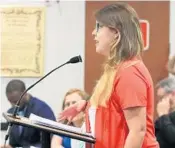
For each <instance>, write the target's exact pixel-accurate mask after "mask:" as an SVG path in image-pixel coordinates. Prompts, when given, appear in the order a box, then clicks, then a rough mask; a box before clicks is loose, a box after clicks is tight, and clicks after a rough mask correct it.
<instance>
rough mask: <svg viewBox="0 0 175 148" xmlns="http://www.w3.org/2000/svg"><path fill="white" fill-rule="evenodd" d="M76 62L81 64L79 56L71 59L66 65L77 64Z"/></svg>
mask: <svg viewBox="0 0 175 148" xmlns="http://www.w3.org/2000/svg"><path fill="white" fill-rule="evenodd" d="M78 62H82V58H81V56H80V55H79V56H75V57H73V58H71V59H70V60H69V61H68V62H67V63H72V64H73V63H78Z"/></svg>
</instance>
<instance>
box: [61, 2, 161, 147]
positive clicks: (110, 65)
mask: <svg viewBox="0 0 175 148" xmlns="http://www.w3.org/2000/svg"><path fill="white" fill-rule="evenodd" d="M95 17H96V27H95V29H94V30H93V32H92V35H93V36H94V40H95V41H96V52H97V53H99V54H102V55H104V56H105V57H106V62H105V64H104V71H103V74H102V75H101V77H100V78H99V81H98V83H97V84H96V86H95V88H94V91H93V94H92V96H91V98H90V101H89V102H88V103H87V102H86V101H79V102H78V103H76V104H75V105H73V106H71V107H69V108H68V109H66V110H65V111H63V112H62V113H61V114H60V120H62V119H65V118H67V119H69V120H71V119H73V117H75V116H76V114H77V113H79V112H80V111H82V110H85V111H86V130H87V132H91V133H92V134H94V136H95V138H96V143H95V145H94V147H95V148H159V145H158V142H157V141H156V138H155V133H154V123H153V111H154V94H153V92H154V90H153V82H152V79H151V76H150V73H149V71H148V70H147V68H146V67H145V65H144V63H143V62H142V59H141V53H142V51H143V39H142V34H141V29H140V25H139V18H138V16H137V13H136V12H135V10H134V9H133V8H132V7H131V6H129V5H128V4H126V3H123V2H116V3H115V4H111V5H108V6H105V7H104V8H102V9H100V10H99V11H97V12H96V14H95ZM87 104H88V105H87ZM85 108H86V109H85Z"/></svg>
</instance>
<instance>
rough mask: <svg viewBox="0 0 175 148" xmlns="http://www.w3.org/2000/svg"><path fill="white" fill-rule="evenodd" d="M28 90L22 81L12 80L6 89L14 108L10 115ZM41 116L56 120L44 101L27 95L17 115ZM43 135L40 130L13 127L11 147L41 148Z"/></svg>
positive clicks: (11, 109) (10, 139)
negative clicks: (34, 147) (32, 147)
mask: <svg viewBox="0 0 175 148" xmlns="http://www.w3.org/2000/svg"><path fill="white" fill-rule="evenodd" d="M25 90H26V87H25V84H24V82H22V81H21V80H11V81H10V82H9V83H8V84H7V87H6V96H7V99H8V101H9V102H10V103H11V105H12V107H11V108H10V109H9V110H8V113H13V111H14V105H15V104H16V102H17V101H18V99H19V98H20V96H21V94H22V93H23V92H24V91H25ZM31 113H33V114H35V115H38V116H41V117H43V118H47V119H50V120H56V119H55V116H54V113H53V111H52V109H51V108H50V107H49V106H48V105H47V104H46V103H45V102H43V101H41V100H39V99H38V98H36V97H34V96H32V95H31V94H29V93H26V94H25V95H24V97H23V99H22V100H21V102H20V108H19V110H18V112H17V115H20V116H24V117H27V118H29V116H30V114H31ZM40 139H41V133H40V131H39V130H37V129H34V128H29V127H23V126H19V125H13V128H12V131H11V133H10V135H9V145H10V146H12V147H30V146H36V147H41V141H40Z"/></svg>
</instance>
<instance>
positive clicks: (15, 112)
mask: <svg viewBox="0 0 175 148" xmlns="http://www.w3.org/2000/svg"><path fill="white" fill-rule="evenodd" d="M79 62H82V58H81V56H80V55H79V56H75V57H72V58H71V59H70V60H69V61H67V62H65V63H64V64H62V65H60V66H58V67H56V68H54V69H53V70H51V71H50V72H48V73H47V74H46V75H44V76H43V77H41V78H40V79H39V80H38V81H36V82H35V83H34V84H32V85H31V86H29V87H28V88H27V89H26V90H25V91H24V92H23V93H22V94H21V96H20V98H19V100H18V101H17V103H16V104H15V108H14V111H13V114H12V117H14V118H16V115H17V111H18V109H19V107H20V102H21V100H22V98H23V97H24V95H25V94H26V93H27V91H29V90H30V89H31V88H33V87H34V86H35V85H36V84H38V83H39V82H40V81H42V80H43V79H44V78H46V77H47V76H48V75H50V74H51V73H52V72H54V71H55V70H57V69H59V68H61V67H63V66H64V65H66V64H75V63H79ZM12 125H13V124H12V123H9V127H8V129H7V135H6V136H5V143H4V146H5V144H6V141H7V140H8V137H9V134H10V132H11V128H12Z"/></svg>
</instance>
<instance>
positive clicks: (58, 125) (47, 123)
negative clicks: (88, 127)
mask: <svg viewBox="0 0 175 148" xmlns="http://www.w3.org/2000/svg"><path fill="white" fill-rule="evenodd" d="M29 119H30V121H31V122H32V123H35V124H38V125H43V126H48V127H52V128H55V129H59V130H65V131H68V132H72V133H77V134H80V135H84V136H88V137H92V138H94V137H93V136H92V134H91V133H86V132H83V130H82V129H81V128H78V127H73V126H69V125H65V124H62V123H58V122H55V121H52V120H49V119H46V118H42V117H40V116H37V115H35V114H30V117H29Z"/></svg>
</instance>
